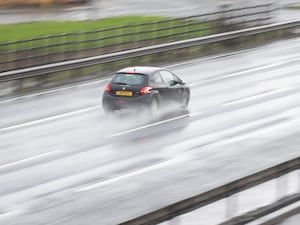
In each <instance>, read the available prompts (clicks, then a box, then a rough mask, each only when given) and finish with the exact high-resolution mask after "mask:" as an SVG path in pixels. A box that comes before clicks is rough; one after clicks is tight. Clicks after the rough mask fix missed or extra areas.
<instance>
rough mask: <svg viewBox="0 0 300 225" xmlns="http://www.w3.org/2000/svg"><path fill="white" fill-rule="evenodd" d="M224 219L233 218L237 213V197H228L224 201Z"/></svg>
mask: <svg viewBox="0 0 300 225" xmlns="http://www.w3.org/2000/svg"><path fill="white" fill-rule="evenodd" d="M225 210H226V215H225V216H226V218H228V219H230V218H233V217H234V216H235V215H236V214H237V211H238V195H237V194H235V195H230V196H228V197H227V198H226V199H225Z"/></svg>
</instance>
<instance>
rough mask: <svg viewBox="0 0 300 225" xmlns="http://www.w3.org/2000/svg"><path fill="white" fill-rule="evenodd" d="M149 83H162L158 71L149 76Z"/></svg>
mask: <svg viewBox="0 0 300 225" xmlns="http://www.w3.org/2000/svg"><path fill="white" fill-rule="evenodd" d="M149 83H150V84H163V80H162V79H161V76H160V74H159V73H154V74H152V75H151V76H150V77H149Z"/></svg>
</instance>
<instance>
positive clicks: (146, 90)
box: [140, 86, 152, 95]
mask: <svg viewBox="0 0 300 225" xmlns="http://www.w3.org/2000/svg"><path fill="white" fill-rule="evenodd" d="M151 90H152V87H149V86H146V87H143V88H141V90H140V94H141V95H145V94H149V93H150V92H151Z"/></svg>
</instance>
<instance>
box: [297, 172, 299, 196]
mask: <svg viewBox="0 0 300 225" xmlns="http://www.w3.org/2000/svg"><path fill="white" fill-rule="evenodd" d="M297 173H298V193H300V170H298V171H297Z"/></svg>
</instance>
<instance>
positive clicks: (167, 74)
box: [159, 70, 177, 85]
mask: <svg viewBox="0 0 300 225" xmlns="http://www.w3.org/2000/svg"><path fill="white" fill-rule="evenodd" d="M159 73H160V75H161V77H162V79H163V81H164V83H165V84H168V85H171V83H172V81H174V80H177V79H176V78H175V76H174V75H173V74H172V73H171V72H169V71H167V70H161V71H159Z"/></svg>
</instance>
